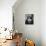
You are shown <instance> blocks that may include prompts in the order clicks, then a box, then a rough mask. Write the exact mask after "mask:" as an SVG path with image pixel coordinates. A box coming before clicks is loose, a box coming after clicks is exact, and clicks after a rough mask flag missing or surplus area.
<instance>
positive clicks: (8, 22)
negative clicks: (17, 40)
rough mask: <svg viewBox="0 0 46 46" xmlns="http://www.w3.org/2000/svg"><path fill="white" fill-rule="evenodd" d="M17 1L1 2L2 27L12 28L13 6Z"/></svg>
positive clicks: (0, 0)
mask: <svg viewBox="0 0 46 46" xmlns="http://www.w3.org/2000/svg"><path fill="white" fill-rule="evenodd" d="M15 2H16V0H0V27H7V28H9V29H11V28H12V6H13V4H14V3H15Z"/></svg>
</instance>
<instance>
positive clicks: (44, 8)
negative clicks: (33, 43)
mask: <svg viewBox="0 0 46 46" xmlns="http://www.w3.org/2000/svg"><path fill="white" fill-rule="evenodd" d="M41 38H42V46H46V0H42V1H41Z"/></svg>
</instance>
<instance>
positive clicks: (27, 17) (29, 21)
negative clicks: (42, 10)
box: [25, 14, 34, 24]
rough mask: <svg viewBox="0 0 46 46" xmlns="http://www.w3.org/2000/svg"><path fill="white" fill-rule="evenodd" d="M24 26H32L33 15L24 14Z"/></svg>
mask: <svg viewBox="0 0 46 46" xmlns="http://www.w3.org/2000/svg"><path fill="white" fill-rule="evenodd" d="M25 24H34V14H25Z"/></svg>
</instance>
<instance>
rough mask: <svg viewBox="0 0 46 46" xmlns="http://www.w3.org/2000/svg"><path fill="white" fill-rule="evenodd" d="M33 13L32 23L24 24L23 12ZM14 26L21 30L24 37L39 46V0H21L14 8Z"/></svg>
mask: <svg viewBox="0 0 46 46" xmlns="http://www.w3.org/2000/svg"><path fill="white" fill-rule="evenodd" d="M32 13H33V14H34V24H33V25H25V14H32ZM14 15H15V28H16V29H17V30H18V32H22V33H23V35H24V37H25V38H28V39H32V40H34V41H35V44H36V46H41V0H23V2H22V3H21V4H20V5H19V6H18V7H17V8H16V9H15V12H14Z"/></svg>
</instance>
